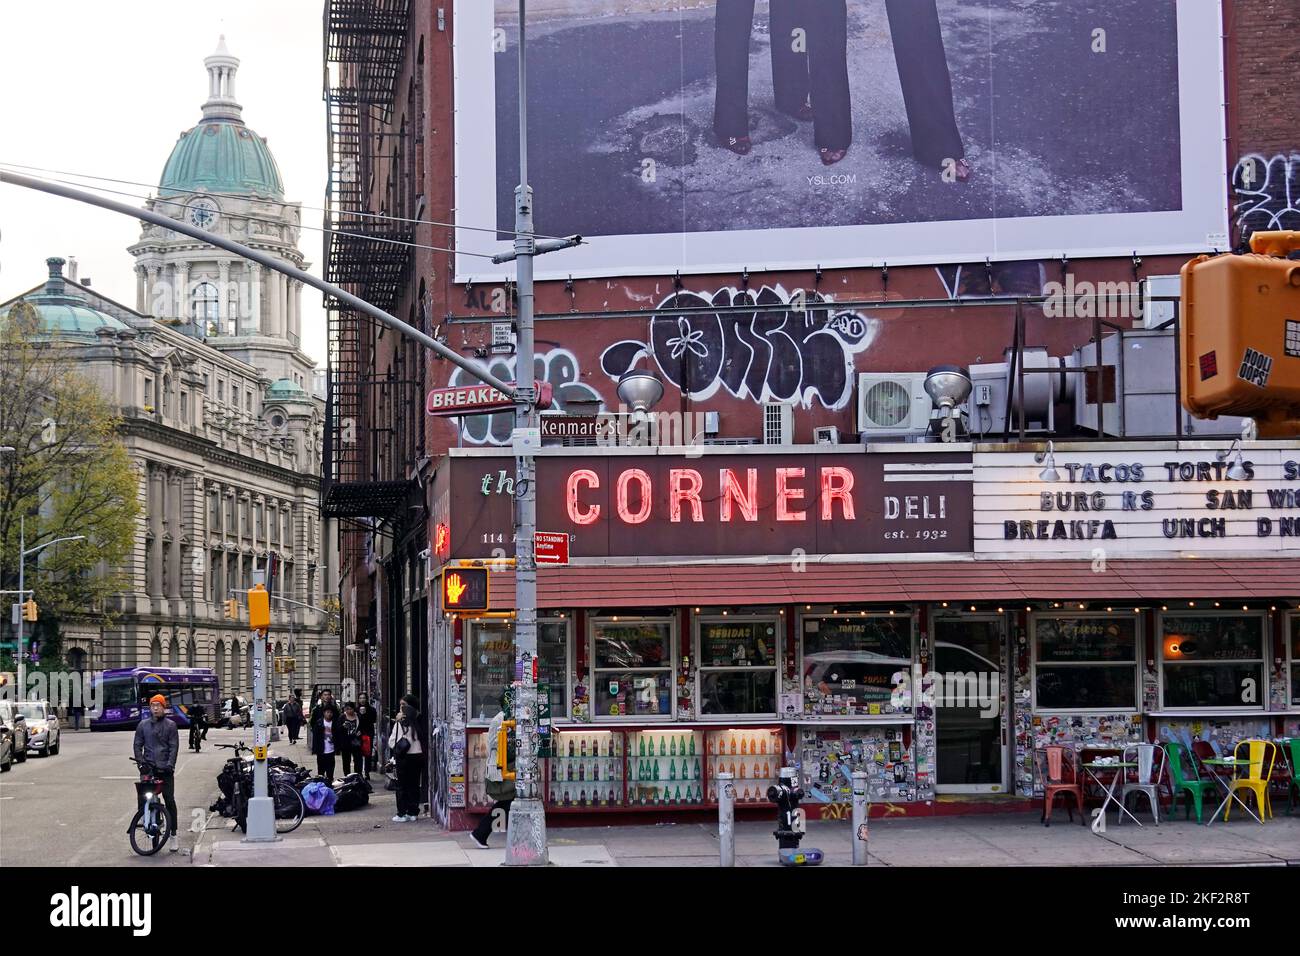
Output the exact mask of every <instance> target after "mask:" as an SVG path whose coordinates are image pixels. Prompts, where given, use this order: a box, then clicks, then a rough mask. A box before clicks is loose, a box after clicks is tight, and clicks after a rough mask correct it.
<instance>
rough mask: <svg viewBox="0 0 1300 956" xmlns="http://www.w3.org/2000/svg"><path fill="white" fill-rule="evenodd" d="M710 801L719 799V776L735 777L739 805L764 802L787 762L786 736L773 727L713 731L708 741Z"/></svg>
mask: <svg viewBox="0 0 1300 956" xmlns="http://www.w3.org/2000/svg"><path fill="white" fill-rule="evenodd" d="M705 750H706V753H705V759H706V760H707V761H708V764H709V802H711V803H712V802H716V801H717V799H718V792H717V782H716V781H717V776H718V774H720V773H729V774H731V775H732V777H734V778H735V780H734V782H735V786H736V802H737V803H764V802H766V801H767V788H768V787H770V786H772V785H773V784H775V783H776V781H777V777H778V775H779V774H780V772H781V765H782V762H783V761H784V759H785V747H784V740H783V734H782V732H781V731H780V730H776V729H773V728H770V727H754V728H750V727H745V728H737V729H727V730H711V731H709V733H708V737H707V738H706V740H705Z"/></svg>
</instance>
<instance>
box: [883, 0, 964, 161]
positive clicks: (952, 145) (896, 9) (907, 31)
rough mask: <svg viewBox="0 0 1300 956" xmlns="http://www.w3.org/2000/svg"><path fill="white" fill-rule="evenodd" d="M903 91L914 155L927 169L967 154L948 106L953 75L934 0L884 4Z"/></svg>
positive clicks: (952, 113)
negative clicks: (949, 70)
mask: <svg viewBox="0 0 1300 956" xmlns="http://www.w3.org/2000/svg"><path fill="white" fill-rule="evenodd" d="M885 13H886V14H887V15H888V16H889V34H890V36H891V37H892V39H893V42H894V60H895V61H896V62H897V64H898V82H899V85H900V86H902V88H903V104H904V106H906V108H907V126H908V129H910V130H911V133H912V155H913V156H915V157H916V158H917V159H918V160H920V161H921V162H922V163H925V164H926V165H927V166H939V165H940V164H941V163H943V161H944V160H945V159H953V160H956V159H961V158H962V157H963V156H965V155H966V149H965V147H964V146H963V145H962V141H961V133H959V132H958V131H957V118H956V116H955V115H954V112H953V106H952V77H951V75H950V74H949V72H948V57H947V54H946V53H945V52H944V48H943V31H942V30H941V29H940V28H939V11H938V10H937V9H936V8H935V0H885Z"/></svg>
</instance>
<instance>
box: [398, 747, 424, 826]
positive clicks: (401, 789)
mask: <svg viewBox="0 0 1300 956" xmlns="http://www.w3.org/2000/svg"><path fill="white" fill-rule="evenodd" d="M423 767H424V754H398V755H397V812H398V813H399V814H401V815H402V816H408V817H418V816H419V815H420V771H421V769H422V768H423Z"/></svg>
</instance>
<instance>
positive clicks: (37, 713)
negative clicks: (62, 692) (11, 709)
mask: <svg viewBox="0 0 1300 956" xmlns="http://www.w3.org/2000/svg"><path fill="white" fill-rule="evenodd" d="M16 707H17V709H18V712H19V713H20V714H22V715H23V717H24V718H25V719H26V720H27V750H28V752H29V753H35V754H40V755H41V756H42V757H53V756H55V755H56V754H58V752H59V741H60V731H61V726H60V724H59V715H58V714H57V713H55V711H54V708H53V707H51V706H50V704H49V701H45V700H23V701H18V702H17V704H16Z"/></svg>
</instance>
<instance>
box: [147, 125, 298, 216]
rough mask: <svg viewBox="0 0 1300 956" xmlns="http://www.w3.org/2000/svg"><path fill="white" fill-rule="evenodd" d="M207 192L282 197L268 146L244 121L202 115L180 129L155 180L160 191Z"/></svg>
mask: <svg viewBox="0 0 1300 956" xmlns="http://www.w3.org/2000/svg"><path fill="white" fill-rule="evenodd" d="M199 189H205V190H207V191H208V192H210V193H227V194H232V195H240V196H249V195H258V196H266V197H269V198H271V199H277V200H279V199H283V198H284V184H283V183H282V182H281V181H280V170H279V169H278V168H277V167H276V165H275V159H274V158H273V157H272V156H271V151H270V150H269V149H268V148H267V146H266V140H264V139H262V137H260V136H258V135H257V134H256V133H254V132H253V131H252V130H251V129H249V128H248V127H247V126H245V125H244V124H243V123H242V122H240V121H238V120H232V119H205V120H203V121H202V122H201V123H199V125H197V126H195V127H194V128H193V129H189V130H186V131H185V132H184V133H181V136H180V139H179V140H177V142H176V145H175V147H173V149H172V154H171V156H170V157H169V158H168V160H167V166H166V167H165V168H164V169H163V174H162V181H161V182H160V183H159V184H158V190H159V193H160V194H161V195H164V196H168V195H171V196H174V195H178V194H186V193H190V192H194V191H195V190H199Z"/></svg>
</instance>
